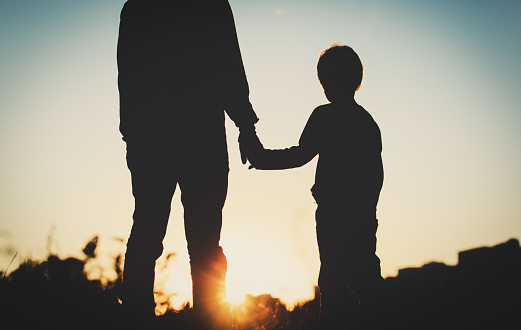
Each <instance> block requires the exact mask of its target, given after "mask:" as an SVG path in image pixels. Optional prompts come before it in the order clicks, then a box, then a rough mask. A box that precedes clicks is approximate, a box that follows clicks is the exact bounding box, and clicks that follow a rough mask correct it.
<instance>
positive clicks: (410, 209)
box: [0, 0, 521, 304]
mask: <svg viewBox="0 0 521 330" xmlns="http://www.w3.org/2000/svg"><path fill="white" fill-rule="evenodd" d="M123 3H124V1H119V0H118V1H116V0H110V1H107V0H104V1H101V0H91V1H88V2H86V1H70V0H69V1H58V0H47V1H37V0H20V1H13V0H11V1H0V44H1V45H2V47H1V48H0V72H2V74H1V77H0V155H2V156H1V163H0V233H1V234H0V244H2V245H3V246H12V247H13V248H14V249H15V250H17V251H19V252H20V253H19V255H20V256H19V257H18V259H19V260H17V262H19V261H20V260H23V258H29V257H43V256H44V255H45V254H46V253H47V248H46V246H47V242H46V239H47V236H48V235H49V233H52V235H53V237H54V243H53V245H52V246H51V248H52V249H53V250H54V252H57V253H59V254H61V255H64V256H67V255H75V256H78V255H80V253H81V249H82V247H83V246H84V244H85V243H86V242H87V241H88V240H89V239H90V238H91V237H92V236H93V235H96V234H99V235H100V249H101V251H102V252H101V255H102V256H105V258H106V259H107V260H110V258H111V257H112V256H113V255H115V254H117V253H119V252H121V251H122V250H123V249H124V245H123V244H122V243H120V242H118V241H115V240H113V239H112V237H120V238H123V239H126V237H127V235H128V232H129V230H130V225H131V214H132V211H133V210H132V207H133V201H132V196H131V191H130V175H129V173H128V170H127V169H126V164H125V145H124V143H123V141H121V138H120V135H119V132H118V91H117V84H116V79H117V67H116V58H115V50H116V42H117V33H118V31H117V30H118V23H119V22H118V20H119V11H120V10H121V7H122V5H123ZM230 3H231V6H232V9H233V11H234V15H235V20H236V26H237V31H238V36H239V42H240V45H241V50H242V55H243V59H244V64H245V68H246V73H247V76H248V80H249V83H250V89H251V101H252V103H253V105H254V107H255V110H256V111H257V114H258V116H259V117H260V119H261V120H260V122H259V124H258V125H257V131H258V133H259V136H260V138H261V139H262V141H263V143H264V145H265V146H267V147H270V148H283V147H288V146H291V145H294V144H296V143H297V141H298V138H299V135H300V133H301V131H302V128H303V127H304V125H305V123H306V121H307V119H308V117H309V114H310V113H311V111H312V110H313V109H314V108H315V107H316V106H318V105H320V104H323V103H326V102H327V100H326V99H325V97H324V95H323V93H322V90H321V88H320V85H319V83H318V81H317V79H316V71H315V67H316V61H317V59H318V55H319V51H320V50H321V49H324V48H327V47H329V46H330V45H331V44H333V43H335V42H342V43H344V44H348V45H351V46H352V47H353V48H354V49H355V50H356V51H357V52H358V54H359V55H360V57H361V59H362V61H363V63H364V68H365V71H364V81H363V85H362V89H361V90H360V91H359V92H358V93H357V96H356V99H357V100H358V102H359V103H360V104H361V105H363V106H364V107H365V108H366V109H367V110H368V111H369V112H370V113H371V114H372V115H373V117H374V118H375V120H376V121H377V123H378V124H379V125H380V129H381V131H382V139H383V159H384V168H385V183H384V188H383V190H382V194H381V199H380V203H379V208H378V217H379V219H380V228H379V232H378V254H379V255H380V257H381V259H382V271H383V273H384V275H386V276H394V275H395V274H396V271H397V270H398V269H399V268H403V267H407V266H421V265H422V264H423V263H425V262H429V261H442V262H446V263H450V264H453V263H455V262H457V251H459V250H462V249H468V248H472V247H476V246H481V245H493V244H496V243H499V242H502V241H505V240H507V239H509V238H511V237H515V238H520V237H521V221H520V220H521V203H519V201H520V200H521V172H520V171H519V169H520V168H521V148H520V146H521V130H520V128H521V113H520V111H519V109H520V106H519V104H520V102H521V96H520V93H519V90H520V87H521V63H520V61H519V58H521V39H520V38H521V3H519V1H494V2H491V1H461V0H458V1H435V2H434V1H433V2H428V3H427V2H418V1H412V0H411V1H405V0H404V1H363V2H362V1H335V0H324V1H318V0H314V1H312V0H306V1H302V0H300V1H296V0H279V1H274V0H264V1H253V0H231V1H230ZM227 130H228V143H229V149H230V150H229V151H230V163H231V164H230V166H231V172H230V188H229V194H228V199H227V203H226V207H225V210H224V216H225V223H224V225H223V233H222V245H223V246H224V248H225V252H226V253H227V255H228V259H229V263H230V272H229V275H228V288H229V294H235V295H239V294H241V293H253V294H258V293H263V292H271V293H273V294H274V295H276V296H279V297H282V298H283V299H284V300H285V301H287V302H289V303H291V302H294V301H296V300H298V299H305V298H308V297H310V296H311V295H312V293H313V291H312V286H313V285H314V284H315V283H316V277H317V274H318V251H317V249H316V241H315V236H314V208H315V205H314V204H313V200H312V197H311V195H310V194H309V188H310V187H311V185H312V183H313V176H314V165H315V164H316V159H315V160H314V161H312V162H311V163H310V164H308V165H306V166H305V167H303V168H300V169H295V170H291V171H278V172H262V171H248V170H247V168H246V167H245V166H243V165H242V164H241V163H240V160H239V155H238V150H237V146H236V142H235V141H236V139H237V132H236V129H235V127H234V125H233V124H232V123H231V122H230V121H227ZM181 218H182V210H181V209H180V202H179V196H176V197H174V201H173V213H172V218H171V224H170V226H169V232H168V235H167V238H166V241H165V247H166V250H167V251H176V252H178V256H177V258H176V260H175V263H174V264H173V265H172V267H171V268H172V269H170V270H169V271H168V274H167V275H165V278H164V279H163V280H164V281H163V282H164V283H165V285H166V286H167V287H168V289H169V290H171V291H173V292H178V293H179V296H178V298H176V299H178V300H179V301H176V303H177V304H180V303H181V302H182V301H183V299H184V300H186V299H188V297H189V290H186V288H187V287H189V276H188V273H189V272H188V264H187V257H186V248H185V241H184V237H183V227H182V221H181ZM52 228H54V229H52ZM3 251H5V250H3ZM11 258H12V255H9V254H8V253H3V254H2V255H0V269H5V267H6V266H7V264H8V263H9V261H10V259H11ZM15 264H16V262H15ZM163 282H162V283H163Z"/></svg>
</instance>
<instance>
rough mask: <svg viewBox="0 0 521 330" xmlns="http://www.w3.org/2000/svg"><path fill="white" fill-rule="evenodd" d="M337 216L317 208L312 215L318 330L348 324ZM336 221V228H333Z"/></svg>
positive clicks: (345, 282) (341, 242)
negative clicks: (316, 253)
mask: <svg viewBox="0 0 521 330" xmlns="http://www.w3.org/2000/svg"><path fill="white" fill-rule="evenodd" d="M338 220H339V219H338V215H336V214H335V213H334V212H332V210H331V209H329V208H325V207H323V206H322V207H321V206H319V207H318V208H317V211H316V221H317V224H316V230H317V242H318V248H319V253H320V274H319V278H318V286H319V288H320V320H319V321H320V329H346V328H347V327H348V324H349V321H350V320H349V317H348V315H349V314H350V311H349V300H348V294H349V288H348V282H347V274H346V271H345V264H344V263H345V258H344V253H343V244H344V240H345V239H346V237H345V233H343V232H342V231H341V230H340V229H341V228H340V227H339V224H338ZM335 221H336V224H335Z"/></svg>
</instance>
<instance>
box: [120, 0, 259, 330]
mask: <svg viewBox="0 0 521 330" xmlns="http://www.w3.org/2000/svg"><path fill="white" fill-rule="evenodd" d="M117 57H118V70H119V78H118V86H119V93H120V131H121V133H122V135H123V139H124V140H125V141H126V143H127V165H128V168H129V169H130V172H131V175H132V193H133V195H134V199H135V209H134V214H133V220H134V222H133V226H132V231H131V233H130V237H129V239H128V243H127V251H126V254H125V268H124V274H123V295H122V301H123V306H124V307H125V309H126V310H127V311H128V312H129V315H130V316H131V317H132V319H133V321H134V320H135V321H136V322H142V323H148V320H153V318H154V316H155V313H154V309H155V302H154V294H153V289H154V276H155V274H154V268H155V264H156V259H157V258H159V257H160V256H161V254H162V252H163V244H162V242H163V238H164V236H165V233H166V229H167V224H168V218H169V215H170V204H171V202H172V196H173V194H174V192H175V190H176V188H177V185H179V188H180V190H181V202H182V203H183V208H184V228H185V234H186V241H187V247H188V253H189V255H190V266H191V275H192V289H193V307H194V314H195V315H196V318H197V319H198V320H200V321H201V323H200V324H198V325H197V326H196V329H230V328H231V325H232V320H231V310H230V307H229V305H227V303H226V301H225V300H224V293H225V292H224V291H225V286H224V281H225V276H226V267H227V264H226V258H225V255H224V253H223V250H222V248H221V246H219V240H220V234H221V225H222V208H223V206H224V202H225V200H226V193H227V189H228V171H229V167H228V151H227V143H226V131H225V126H224V119H225V117H224V116H225V114H224V111H225V110H226V113H227V114H228V115H229V117H230V118H231V119H232V120H233V121H234V122H235V124H236V125H237V126H238V127H239V128H241V129H244V128H245V127H246V128H247V129H249V130H252V129H253V125H254V123H255V122H256V121H257V116H256V115H255V112H254V111H253V109H252V106H251V104H250V101H249V89H248V82H247V80H246V75H245V73H244V67H243V64H242V59H241V53H240V49H239V44H238V41H237V35H236V31H235V23H234V20H233V14H232V11H231V8H230V5H229V3H228V1H227V0H197V1H192V0H129V1H127V2H126V3H125V5H124V7H123V9H122V12H121V22H120V30H119V39H118V55H117ZM133 323H135V322H133ZM141 328H143V329H146V328H148V327H147V326H142V327H141Z"/></svg>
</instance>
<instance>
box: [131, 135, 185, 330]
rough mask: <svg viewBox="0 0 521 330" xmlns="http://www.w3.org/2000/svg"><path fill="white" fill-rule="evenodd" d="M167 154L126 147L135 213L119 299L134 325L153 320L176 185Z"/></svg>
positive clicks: (149, 147)
mask: <svg viewBox="0 0 521 330" xmlns="http://www.w3.org/2000/svg"><path fill="white" fill-rule="evenodd" d="M169 152H170V150H168V148H167V147H166V146H160V145H158V144H157V143H137V142H135V143H129V144H127V164H128V167H129V169H130V172H131V176H132V194H133V195H134V200H135V209H134V214H133V219H134V222H133V225H132V230H131V233H130V237H129V239H128V242H127V251H126V253H125V266H124V273H123V292H122V297H121V298H122V301H123V306H124V307H125V310H126V311H127V312H128V313H129V316H130V317H132V318H133V319H135V320H136V321H137V320H146V319H149V320H151V319H153V317H154V316H155V302H154V294H153V290H154V277H155V272H154V269H155V263H156V260H157V258H159V257H160V256H161V254H162V252H163V244H162V241H163V238H164V236H165V233H166V227H167V223H168V218H169V215H170V204H171V201H172V195H173V194H174V190H175V187H176V184H177V182H176V177H175V168H174V167H173V166H171V165H172V164H171V160H170V157H169ZM131 322H134V320H131Z"/></svg>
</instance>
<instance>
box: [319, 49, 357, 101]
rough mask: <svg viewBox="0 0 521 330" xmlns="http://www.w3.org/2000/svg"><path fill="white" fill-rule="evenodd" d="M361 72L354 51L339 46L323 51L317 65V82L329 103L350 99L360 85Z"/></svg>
mask: <svg viewBox="0 0 521 330" xmlns="http://www.w3.org/2000/svg"><path fill="white" fill-rule="evenodd" d="M363 70H364V67H363V66H362V62H361V61H360V58H359V57H358V55H357V54H356V53H355V51H354V50H353V49H352V48H351V47H349V46H345V45H339V44H335V45H333V46H331V47H330V48H328V49H326V50H325V51H323V52H322V54H321V55H320V58H319V59H318V64H317V73H318V80H319V81H320V83H321V84H322V87H323V88H324V92H325V93H326V97H327V99H328V100H329V101H330V102H335V101H342V100H347V99H349V98H351V99H352V98H353V95H354V93H355V91H357V90H358V89H359V88H360V84H361V83H362V76H363Z"/></svg>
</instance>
